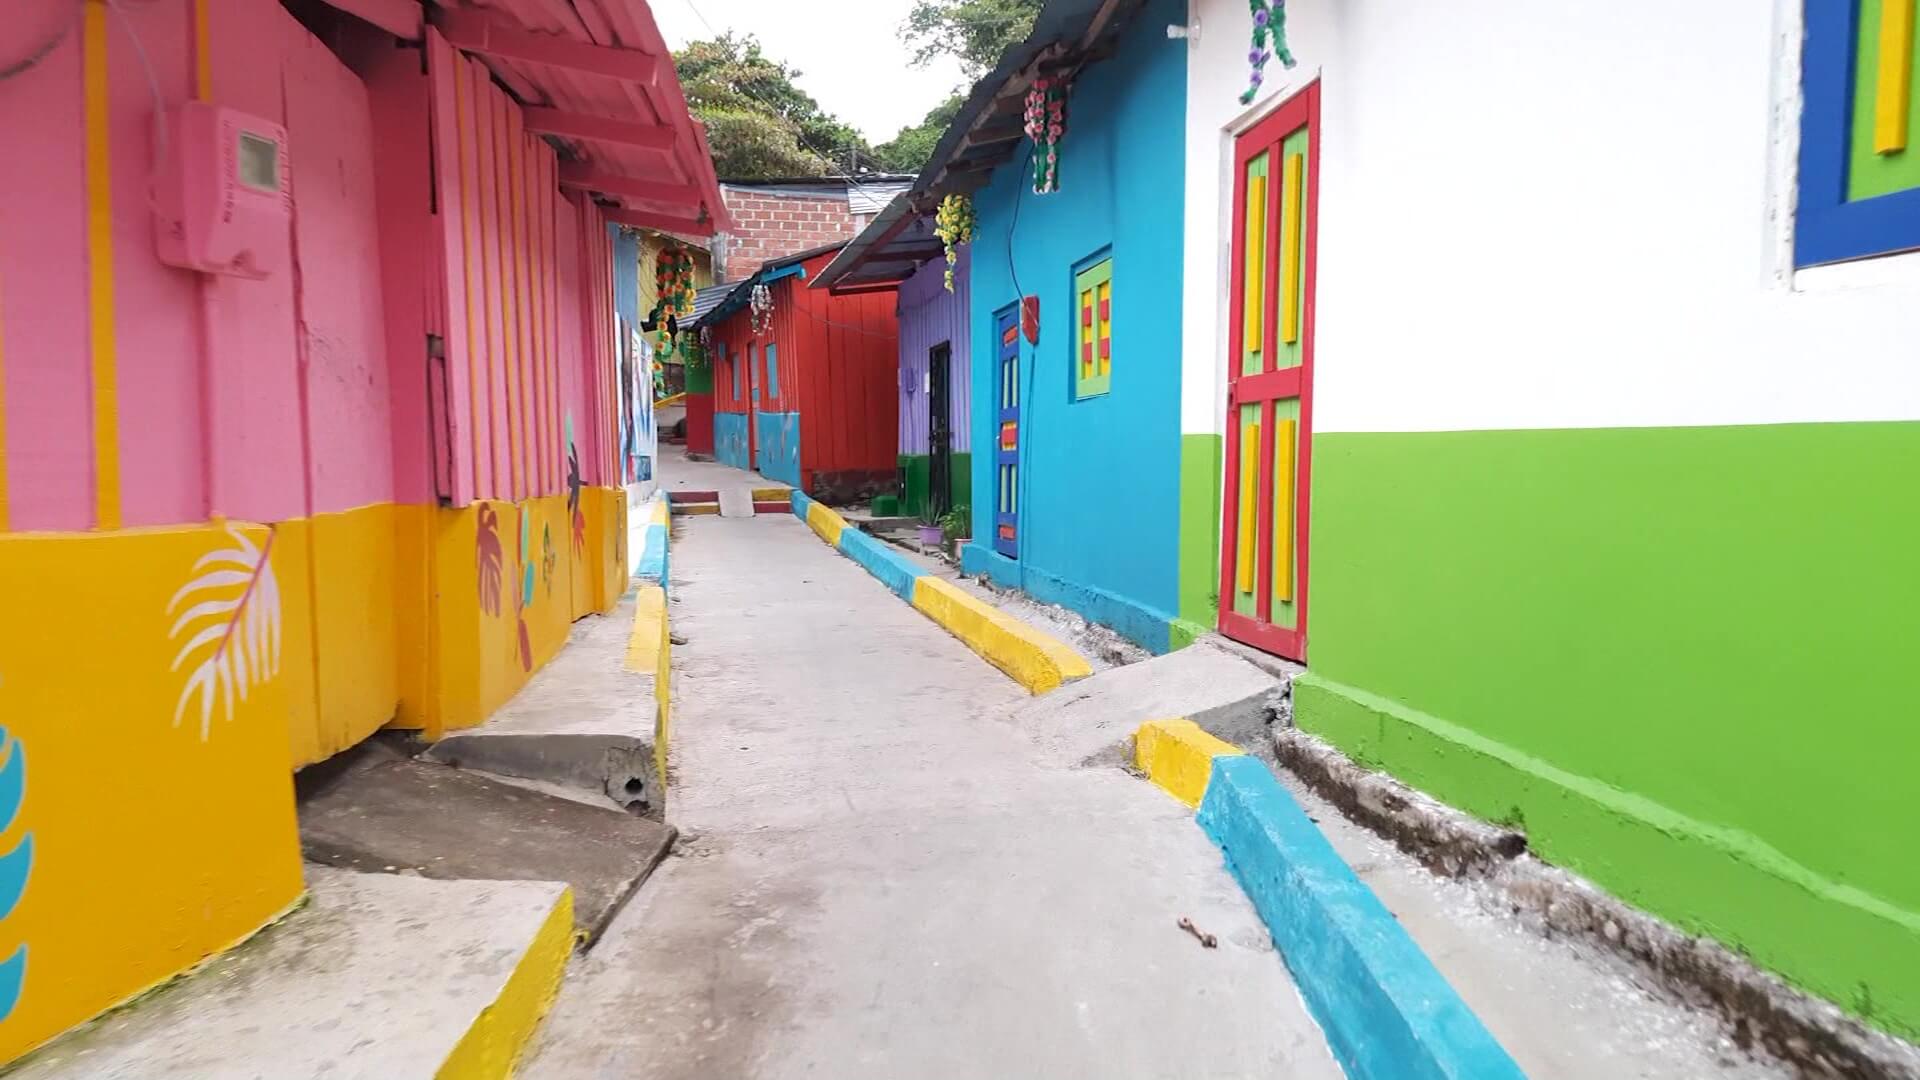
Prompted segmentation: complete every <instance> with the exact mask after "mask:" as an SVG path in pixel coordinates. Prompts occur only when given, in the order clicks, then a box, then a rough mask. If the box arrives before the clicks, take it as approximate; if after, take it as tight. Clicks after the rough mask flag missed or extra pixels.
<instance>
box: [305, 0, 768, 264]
mask: <svg viewBox="0 0 1920 1080" xmlns="http://www.w3.org/2000/svg"><path fill="white" fill-rule="evenodd" d="M326 2H327V3H328V4H331V5H332V6H333V7H335V8H338V9H339V10H341V11H344V12H346V13H347V14H349V15H353V16H356V17H358V18H360V19H363V20H365V21H366V22H368V23H371V24H372V25H374V26H377V27H379V28H380V29H382V30H385V31H387V32H388V33H390V34H393V35H394V36H396V37H399V38H402V39H405V40H407V41H419V40H421V39H423V38H424V37H425V36H426V35H427V34H428V33H437V34H439V35H440V36H441V37H443V38H445V39H446V41H447V43H448V44H450V45H452V46H453V47H455V48H457V49H460V50H461V51H463V52H466V53H468V54H469V55H471V56H473V57H474V58H476V59H478V60H479V61H480V62H481V63H483V64H485V65H486V66H487V68H488V70H490V71H491V72H492V73H493V75H494V77H495V78H497V79H498V80H499V81H500V83H501V84H502V85H503V86H505V87H506V88H507V90H508V91H509V92H511V93H512V94H513V96H514V97H515V98H517V99H518V100H519V102H520V104H521V106H522V109H523V112H524V113H525V118H526V123H527V129H528V130H529V131H531V132H533V133H535V134H537V135H541V136H544V137H545V138H546V139H548V140H549V141H550V142H552V143H553V144H554V146H555V148H556V149H557V150H558V151H559V153H560V157H561V160H562V162H563V164H562V166H561V167H562V171H563V176H564V177H565V178H566V179H565V180H563V183H565V184H566V185H567V186H570V187H575V188H580V189H584V190H588V191H591V192H593V193H595V195H596V196H597V197H598V198H599V199H600V200H601V201H603V202H605V203H608V204H610V206H609V209H610V210H617V211H623V212H631V213H632V214H634V215H639V216H641V217H642V218H659V219H662V220H664V221H666V222H668V223H669V224H666V225H663V226H659V227H662V228H669V229H672V230H673V231H675V232H679V233H682V234H685V235H691V236H711V235H712V234H713V233H715V232H719V231H724V230H728V229H731V228H733V221H732V219H731V218H730V217H729V216H728V214H727V206H726V202H725V200H724V199H722V198H721V197H720V182H719V180H718V179H717V178H716V177H715V175H714V171H713V156H712V154H711V153H710V152H709V150H708V147H707V135H706V128H705V126H704V125H702V124H701V123H700V122H699V121H697V120H695V119H694V118H693V114H692V113H691V112H690V111H689V110H688V108H687V99H686V94H685V92H684V91H683V90H682V89H681V87H680V79H679V76H678V75H676V74H675V73H674V67H673V53H672V51H671V50H670V49H668V48H667V43H666V39H665V38H663V37H662V36H661V34H660V28H659V26H658V25H656V24H655V22H654V18H653V11H652V9H651V8H650V7H649V6H648V3H647V0H568V2H566V3H561V4H555V3H551V2H548V0H462V2H459V3H454V2H451V0H444V2H442V0H436V2H434V3H430V4H425V5H423V4H422V3H421V0H326ZM622 216H625V215H624V213H623V214H614V213H609V218H610V219H613V220H619V219H620V217H622ZM622 223H623V224H626V223H628V222H624V221H623V222H622ZM643 227H648V228H652V227H655V226H652V225H646V226H643Z"/></svg>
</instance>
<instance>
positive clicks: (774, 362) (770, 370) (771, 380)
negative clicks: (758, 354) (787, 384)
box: [766, 345, 780, 401]
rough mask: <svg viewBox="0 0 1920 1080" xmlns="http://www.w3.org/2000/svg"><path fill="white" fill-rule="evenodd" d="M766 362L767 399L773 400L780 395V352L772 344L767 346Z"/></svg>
mask: <svg viewBox="0 0 1920 1080" xmlns="http://www.w3.org/2000/svg"><path fill="white" fill-rule="evenodd" d="M766 364H767V399H768V400H769V401H771V400H773V399H774V398H777V397H779V396H780V354H779V353H778V352H776V351H775V349H774V346H772V345H768V346H767V358H766Z"/></svg>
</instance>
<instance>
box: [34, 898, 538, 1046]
mask: <svg viewBox="0 0 1920 1080" xmlns="http://www.w3.org/2000/svg"><path fill="white" fill-rule="evenodd" d="M307 885H308V888H309V890H310V899H309V902H308V903H307V904H306V905H305V906H304V907H302V908H301V909H300V910H298V911H296V912H294V913H293V914H292V915H289V916H288V917H287V918H286V919H284V920H282V921H281V922H280V923H279V924H278V925H275V926H272V927H269V928H267V929H266V930H263V931H261V932H260V933H259V934H257V935H255V936H254V937H253V938H252V939H251V940H249V941H247V942H245V943H244V944H242V945H240V946H238V947H236V948H234V949H232V950H230V951H228V952H226V953H224V954H222V955H221V956H218V957H216V958H214V959H213V960H211V961H209V962H208V963H207V964H206V965H205V966H203V967H202V968H200V969H199V970H198V971H196V972H194V973H193V974H191V975H188V976H186V977H184V978H182V979H179V980H177V981H175V982H173V983H170V984H168V985H166V986H164V987H162V988H161V989H159V990H156V991H154V992H153V993H151V994H149V995H147V996H146V997H144V998H141V999H139V1000H138V1001H136V1002H135V1003H134V1004H132V1005H130V1006H128V1007H127V1008H124V1009H121V1010H119V1011H117V1012H114V1013H112V1014H110V1015H108V1016H107V1017H105V1018H104V1019H102V1020H100V1021H97V1022H95V1023H94V1024H91V1025H89V1026H87V1027H84V1028H81V1029H79V1030H78V1031H75V1032H73V1033H72V1034H70V1035H68V1036H65V1037H64V1038H62V1039H60V1040H58V1041H56V1042H54V1043H53V1044H52V1045H51V1046H48V1047H47V1048H46V1049H44V1050H42V1051H40V1052H39V1053H37V1054H34V1055H32V1056H31V1057H29V1058H28V1059H27V1060H26V1062H25V1063H24V1064H23V1065H22V1066H20V1067H19V1069H18V1071H17V1072H14V1073H13V1074H12V1075H13V1076H14V1077H15V1078H16V1080H22V1078H31V1080H79V1078H83V1077H84V1078H86V1080H263V1078H271V1080H308V1078H315V1080H318V1078H322V1077H324V1078H325V1080H432V1078H435V1077H440V1076H454V1075H458V1076H505V1075H507V1073H508V1070H510V1069H511V1068H512V1065H513V1062H514V1059H515V1058H516V1057H518V1055H519V1052H520V1049H521V1047H522V1046H524V1045H525V1043H526V1041H527V1038H528V1036H530V1035H531V1034H532V1033H533V1030H534V1028H535V1026H536V1025H538V1023H539V1021H540V1018H541V1017H542V1016H543V1015H544V1014H545V1012H546V1010H547V1006H548V1005H550V1004H551V1003H552V1001H553V997H554V994H555V993H556V992H557V991H558V988H559V983H560V977H561V974H562V972H563V971H564V969H565V967H566V963H567V958H568V956H569V955H570V954H571V952H572V947H571V944H572V930H573V927H572V917H571V912H570V908H569V904H568V893H567V887H566V886H565V885H562V884H559V883H557V882H544V881H428V880H424V879H421V878H415V877H400V876H395V875H389V874H356V873H352V872H349V871H345V870H332V869H328V868H325V867H309V868H308V871H307Z"/></svg>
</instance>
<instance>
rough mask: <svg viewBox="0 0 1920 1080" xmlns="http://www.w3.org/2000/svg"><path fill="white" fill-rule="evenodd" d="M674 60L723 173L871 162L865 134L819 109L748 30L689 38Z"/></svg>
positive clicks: (769, 173)
mask: <svg viewBox="0 0 1920 1080" xmlns="http://www.w3.org/2000/svg"><path fill="white" fill-rule="evenodd" d="M673 61H674V66H675V67H676V68H677V69H678V71H679V74H680V83H681V85H682V86H683V87H684V88H685V89H686V93H687V104H688V105H689V106H690V107H691V108H692V110H693V114H694V115H695V116H697V117H699V118H700V119H701V120H702V121H704V122H705V123H706V125H707V141H708V143H710V144H711V146H712V148H713V165H714V169H715V171H717V172H718V173H719V174H720V175H721V176H723V177H726V178H728V179H734V180H753V179H766V178H770V177H777V176H825V175H829V174H831V173H836V172H841V171H845V170H847V169H848V167H849V165H852V166H853V167H855V168H856V169H857V168H864V167H870V166H871V164H872V161H873V151H872V148H871V147H869V146H868V145H867V141H866V139H864V138H862V137H861V135H860V133H859V132H858V131H855V130H854V129H853V128H852V127H850V126H848V125H847V124H844V123H842V122H841V121H840V120H839V119H837V118H835V117H834V116H832V115H830V114H828V113H827V112H826V111H825V110H823V109H821V108H820V103H819V102H817V101H815V100H814V99H813V98H812V96H811V95H809V94H808V93H807V92H806V91H804V90H802V89H800V88H799V87H798V86H796V85H795V84H794V80H795V79H797V78H799V77H800V72H799V70H797V69H795V68H792V67H789V66H787V65H786V64H783V63H781V62H780V61H778V60H775V59H773V58H772V57H769V56H767V55H766V53H765V52H763V51H762V50H761V47H760V41H759V39H758V38H755V37H754V36H752V35H751V34H748V35H736V34H733V33H725V34H722V35H720V36H719V37H717V38H713V39H711V40H707V41H694V42H689V43H688V45H687V47H686V48H684V49H681V50H680V51H679V52H677V53H675V54H674V57H673ZM827 155H832V157H833V160H832V162H829V161H828V160H827Z"/></svg>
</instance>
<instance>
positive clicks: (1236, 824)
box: [1199, 756, 1526, 1080]
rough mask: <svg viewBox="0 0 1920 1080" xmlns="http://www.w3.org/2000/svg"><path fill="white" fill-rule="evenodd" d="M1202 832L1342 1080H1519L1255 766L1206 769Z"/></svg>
mask: <svg viewBox="0 0 1920 1080" xmlns="http://www.w3.org/2000/svg"><path fill="white" fill-rule="evenodd" d="M1199 823H1200V827H1201V828H1202V829H1203V830H1205V831H1206V834H1207V836H1208V837H1210V838H1211V839H1212V840H1213V842H1214V843H1215V844H1217V845H1218V846H1219V847H1220V849H1221V851H1223V852H1225V853H1226V857H1227V866H1228V868H1229V869H1231V870H1232V871H1233V876H1234V877H1235V878H1237V879H1238V880H1239V882H1240V887H1241V889H1243V890H1244V891H1245V892H1246V894H1247V896H1248V897H1249V898H1250V899H1251V900H1252V901H1253V905H1254V907H1255V908H1257V909H1258V910H1259V912H1260V917H1261V918H1262V919H1264V920H1265V921H1266V924H1267V928H1268V930H1269V931H1270V932H1271V933H1272V934H1273V941H1274V944H1275V945H1277V946H1278V947H1279V949H1280V953H1281V955H1282V956H1284V957H1285V958H1286V962H1287V968H1288V970H1290V971H1291V972H1292V973H1293V977H1294V981H1295V983H1297V984H1298V985H1299V987H1300V992H1301V994H1302V995H1303V996H1304V997H1305V998H1306V999H1307V1005H1308V1007H1309V1008H1311V1009H1312V1010H1313V1015H1314V1018H1315V1019H1316V1020H1318V1021H1319V1022H1320V1027H1321V1028H1322V1029H1323V1030H1324V1031H1325V1032H1326V1033H1327V1042H1328V1044H1329V1045H1330V1046H1331V1047H1332V1048H1333V1053H1334V1057H1335V1058H1337V1059H1338V1060H1339V1062H1340V1065H1341V1067H1342V1068H1344V1069H1345V1070H1346V1072H1347V1076H1348V1077H1350V1078H1351V1080H1525V1077H1526V1074H1525V1073H1523V1072H1521V1071H1520V1066H1518V1065H1516V1064H1515V1063H1514V1061H1513V1059H1512V1058H1511V1057H1509V1056H1508V1055H1507V1052H1506V1050H1505V1049H1503V1048H1502V1047H1501V1046H1500V1044H1499V1043H1498V1042H1496V1041H1494V1038H1493V1036H1492V1035H1491V1034H1489V1033H1488V1031H1487V1029H1486V1028H1485V1027H1484V1026H1482V1025H1481V1023H1480V1018H1479V1017H1477V1016H1475V1015H1474V1013H1473V1010H1472V1009H1469V1008H1468V1007H1467V1004H1466V1002H1464V1001H1462V1000H1460V995H1459V994H1457V993H1456V992H1455V991H1454V989H1453V987H1452V986H1451V985H1449V984H1448V983H1447V980H1446V978H1445V977H1444V976H1442V975H1441V974H1440V972H1439V971H1438V970H1436V969H1435V968H1434V966H1433V962H1432V961H1430V960H1428V959H1427V955H1426V953H1424V952H1421V951H1420V946H1419V945H1417V944H1415V943H1414V940H1413V938H1411V937H1409V936H1408V935H1407V932H1406V930H1405V929H1404V928H1402V927H1401V925H1400V923H1399V921H1398V920H1396V919H1395V918H1394V917H1393V915H1392V914H1391V913H1389V912H1388V911H1387V909H1386V907H1385V906H1384V905H1382V904H1381V903H1380V898H1379V897H1377V896H1375V895H1373V890H1372V889H1369V888H1367V886H1366V885H1365V883H1363V882H1362V881H1361V880H1360V879H1359V878H1357V877H1355V876H1354V874H1353V871H1352V870H1351V869H1350V868H1348V866H1347V864H1346V862H1345V861H1344V860H1342V859H1341V858H1340V856H1339V855H1338V854H1336V853H1335V852H1334V850H1333V846H1332V845H1331V844H1329V843H1327V839H1326V837H1324V836H1322V835H1321V833H1320V830H1319V828H1317V827H1316V826H1315V825H1314V824H1313V822H1312V821H1311V820H1310V819H1309V818H1308V817H1307V814H1306V811H1304V810H1302V809H1301V808H1300V804H1299V803H1296V802H1294V800H1293V796H1291V795H1289V794H1288V793H1287V791H1286V789H1285V788H1282V787H1281V786H1280V782H1279V781H1278V780H1275V779H1274V777H1273V774H1272V773H1271V772H1269V771H1268V770H1267V767H1266V765H1265V764H1263V763H1262V762H1261V761H1260V760H1259V759H1258V758H1253V757H1240V756H1225V757H1217V758H1215V759H1214V761H1213V775H1212V777H1211V779H1210V780H1209V781H1208V783H1207V794H1206V797H1205V798H1204V799H1202V800H1201V803H1200V813H1199Z"/></svg>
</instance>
